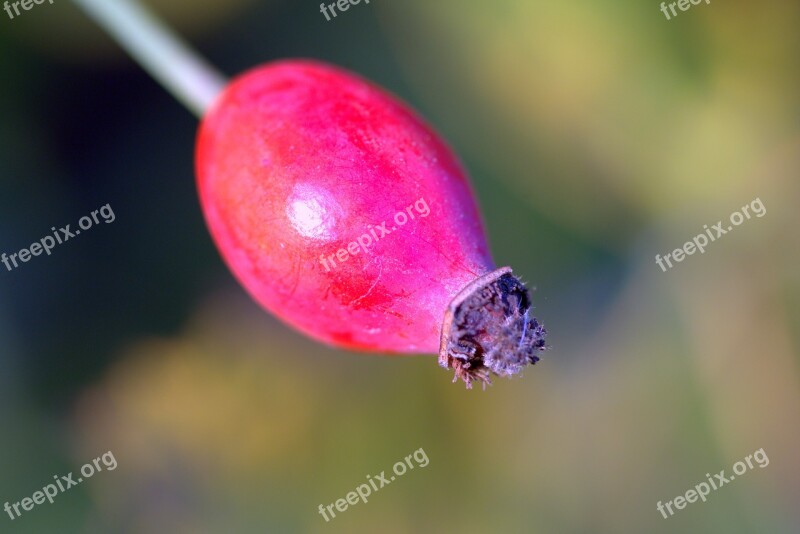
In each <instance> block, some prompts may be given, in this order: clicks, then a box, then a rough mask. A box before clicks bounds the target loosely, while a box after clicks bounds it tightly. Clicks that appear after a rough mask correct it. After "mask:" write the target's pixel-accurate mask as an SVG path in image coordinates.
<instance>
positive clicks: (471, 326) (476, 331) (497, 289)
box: [439, 267, 547, 389]
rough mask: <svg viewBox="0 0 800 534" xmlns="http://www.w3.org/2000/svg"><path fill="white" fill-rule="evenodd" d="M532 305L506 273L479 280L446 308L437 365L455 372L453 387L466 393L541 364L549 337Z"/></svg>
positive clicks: (507, 269) (501, 271) (517, 282)
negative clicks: (464, 387)
mask: <svg viewBox="0 0 800 534" xmlns="http://www.w3.org/2000/svg"><path fill="white" fill-rule="evenodd" d="M530 307H531V299H530V295H529V293H528V290H527V289H526V288H525V285H524V284H523V283H522V282H520V280H519V279H518V278H517V277H516V276H514V275H513V274H511V268H510V267H503V268H501V269H497V270H495V271H492V272H490V273H488V274H485V275H483V276H481V277H480V278H476V279H475V280H474V281H473V282H471V283H470V284H469V285H468V286H467V287H465V288H464V289H463V290H461V292H459V293H458V295H456V296H455V298H454V299H453V301H452V302H451V303H450V305H449V306H448V307H447V310H446V311H445V314H444V324H443V325H442V341H441V345H440V347H439V365H440V366H442V367H444V368H445V369H449V368H451V367H452V368H453V369H455V376H454V377H453V382H455V381H457V380H458V379H459V378H460V379H461V380H463V381H464V382H465V383H466V385H467V389H471V388H472V382H473V381H475V380H478V381H480V382H482V383H483V385H484V388H485V387H486V384H491V381H490V380H489V377H490V375H491V374H492V373H494V374H496V375H498V376H511V375H514V374H517V373H519V372H520V370H522V368H523V367H525V366H526V365H528V364H534V363H536V362H537V361H539V357H538V356H537V354H538V353H539V352H541V351H542V350H544V348H545V346H544V338H545V335H546V334H547V331H546V330H545V329H544V327H543V326H542V325H540V324H539V322H538V321H537V320H536V318H535V317H531V316H530V315H529V314H528V311H529V309H530Z"/></svg>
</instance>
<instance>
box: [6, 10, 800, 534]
mask: <svg viewBox="0 0 800 534" xmlns="http://www.w3.org/2000/svg"><path fill="white" fill-rule="evenodd" d="M151 5H152V6H153V8H154V10H155V11H156V12H157V13H158V14H160V15H162V16H163V17H164V18H165V20H166V21H167V22H168V23H169V24H170V25H171V26H173V27H175V28H176V29H177V30H178V31H179V32H180V33H182V34H183V35H185V36H187V37H188V38H189V39H190V40H191V42H192V43H193V45H195V46H196V47H197V48H198V49H199V50H200V51H201V52H202V53H203V54H204V55H205V56H207V57H208V58H209V59H210V60H211V62H212V63H214V64H215V65H217V66H218V67H219V68H220V69H222V70H223V71H224V72H226V73H228V74H236V73H238V72H241V71H243V70H245V69H247V68H249V67H251V66H254V65H256V64H259V63H262V62H265V61H268V60H271V59H276V58H284V57H313V58H318V59H322V60H327V61H330V62H333V63H336V64H338V65H341V66H343V67H346V68H350V69H352V70H355V71H357V72H359V73H361V74H362V75H364V76H366V77H368V78H370V79H372V80H374V81H376V82H378V83H380V84H381V85H384V86H385V87H387V88H389V89H390V90H391V91H393V92H395V93H396V94H398V95H400V96H401V97H403V98H404V99H406V100H407V101H409V102H410V103H411V104H412V105H413V106H414V107H416V108H417V109H419V110H420V111H421V113H422V114H423V115H425V116H426V117H427V118H428V119H429V121H430V122H431V123H433V124H434V125H435V127H436V128H437V129H438V130H439V131H440V132H441V133H442V134H443V135H444V136H445V137H446V138H447V139H448V140H449V141H450V142H451V144H452V145H453V146H454V148H455V149H456V151H457V152H458V153H459V154H460V155H461V157H462V158H463V160H464V163H465V164H466V166H467V167H468V168H469V170H470V174H471V176H472V179H473V183H474V186H475V189H476V193H477V196H478V198H479V202H480V204H481V207H482V210H483V213H484V217H485V221H486V224H487V227H488V231H489V234H490V241H491V246H492V251H493V254H494V257H495V259H496V261H497V263H498V264H501V265H512V266H513V267H514V270H515V272H517V273H519V274H521V275H522V276H523V277H524V279H525V280H526V281H527V282H529V284H530V285H532V286H535V287H536V292H535V294H534V301H535V307H536V315H537V316H538V317H539V318H540V319H541V320H542V321H543V322H544V324H545V325H546V326H547V328H548V330H549V332H550V335H549V338H548V340H549V344H550V346H551V348H550V350H549V352H547V353H546V354H545V355H544V358H543V360H542V362H540V364H537V366H536V367H532V368H529V369H528V370H527V371H526V372H525V376H524V378H518V379H514V380H497V381H495V385H494V386H492V387H491V388H489V389H487V390H486V391H481V390H480V389H477V390H473V391H465V390H464V388H463V387H462V386H460V385H453V384H450V382H449V381H450V375H449V373H446V372H444V371H443V370H441V369H439V368H438V367H437V365H436V361H435V358H433V357H412V358H401V357H381V356H366V355H359V354H350V353H346V352H342V351H338V350H333V349H330V348H327V347H324V346H321V345H318V344H315V343H313V342H311V341H310V340H308V339H305V338H304V337H302V336H301V335H299V334H297V333H296V332H294V331H291V330H289V329H287V328H286V327H284V326H283V325H282V324H281V323H279V322H278V321H277V320H276V319H274V318H272V317H271V316H269V315H268V314H267V313H265V312H263V311H262V310H260V309H259V308H258V307H257V306H256V305H255V304H254V303H253V302H252V301H250V299H249V298H248V297H247V295H246V294H245V293H244V292H243V290H242V289H241V288H240V287H238V285H237V284H236V283H235V282H234V280H233V279H232V277H231V275H230V274H229V273H228V272H227V270H226V269H225V267H224V265H223V264H222V262H221V260H220V258H219V256H218V255H217V253H216V251H215V249H214V247H213V245H212V243H211V240H210V238H209V235H208V233H207V231H206V229H205V226H204V223H203V220H202V214H201V213H200V211H199V206H198V203H197V196H196V191H195V187H194V176H193V145H194V135H195V130H196V126H197V122H196V120H195V119H194V118H193V117H192V116H191V115H190V114H189V113H188V112H187V111H186V110H184V109H183V108H181V107H180V105H179V104H177V103H176V102H175V101H174V100H173V99H172V97H171V96H170V95H168V94H167V93H166V92H165V91H164V90H163V89H161V88H160V87H159V86H158V85H157V84H156V83H155V82H153V81H152V80H151V79H150V78H149V77H148V76H147V75H146V74H145V73H144V72H142V71H141V69H140V68H139V67H137V66H136V65H135V64H133V62H132V61H131V60H129V59H128V58H127V57H126V56H124V55H123V54H122V53H121V52H119V50H118V49H117V47H116V45H114V43H113V42H112V41H111V40H110V39H109V38H107V37H106V36H104V35H103V33H102V32H101V31H99V30H98V29H97V28H95V27H94V26H93V25H92V24H91V23H90V22H88V21H87V20H86V19H85V17H83V15H82V14H81V13H80V12H79V11H78V10H77V9H76V8H75V7H74V6H72V5H71V4H70V3H69V2H67V1H66V0H56V2H55V3H54V4H53V5H49V4H47V3H45V4H43V5H40V6H35V7H34V9H32V10H31V11H29V12H25V14H24V15H23V16H20V17H19V18H16V19H14V20H9V19H8V18H7V17H6V15H5V13H4V12H1V11H0V79H2V84H1V85H0V96H2V99H0V102H2V106H3V108H2V109H3V112H2V120H0V172H2V179H0V251H4V252H6V253H11V252H16V251H18V250H19V249H21V248H23V247H26V246H28V245H29V244H30V243H31V242H33V241H34V240H37V239H39V238H40V237H42V236H43V235H45V234H46V233H48V229H49V228H50V227H51V226H63V225H65V224H67V223H73V224H74V222H75V221H77V220H78V219H79V218H80V217H81V216H83V215H86V214H87V213H90V212H91V211H92V210H94V209H97V208H99V207H100V206H102V205H104V204H106V203H110V204H111V206H112V208H113V209H114V212H115V214H116V217H117V219H116V221H115V222H114V223H113V224H109V225H100V226H98V227H96V228H94V229H92V230H91V232H87V233H86V234H85V235H81V236H80V237H79V238H78V239H76V240H74V241H70V242H69V243H68V244H64V245H63V246H61V247H58V248H57V249H56V250H55V251H54V253H53V255H52V256H44V257H38V258H35V259H34V260H32V261H30V262H29V263H27V264H24V265H23V266H22V267H21V268H19V269H17V270H14V271H12V272H7V271H6V270H5V269H4V268H2V267H0V505H2V503H4V502H5V501H12V502H14V501H18V500H21V499H22V498H23V497H26V496H30V495H31V494H32V493H33V492H34V491H37V490H38V489H40V488H41V487H42V486H44V485H45V484H47V483H49V481H50V480H51V479H52V477H53V475H57V474H58V475H62V474H66V473H68V472H70V471H75V472H77V471H78V469H79V468H80V466H81V465H82V464H84V463H86V462H87V461H90V460H91V459H92V458H95V457H97V456H99V455H101V454H102V453H104V452H106V451H109V450H111V451H113V453H114V455H115V458H116V459H117V461H118V463H119V466H118V468H117V469H116V470H114V471H111V472H103V473H99V474H97V475H95V476H94V477H92V478H91V480H87V481H86V482H84V483H82V484H81V485H80V486H78V487H76V488H72V489H70V490H69V491H68V492H66V493H64V494H61V495H59V496H58V498H57V499H56V501H55V503H54V504H43V505H40V506H37V507H36V508H34V510H32V511H30V512H26V513H25V514H24V515H23V516H22V518H19V519H17V520H14V521H13V522H12V521H11V520H10V519H9V518H8V516H7V515H3V514H1V513H0V532H31V533H41V532H59V533H71V532H92V533H93V532H111V533H116V532H119V533H161V532H165V533H166V532H170V533H199V532H203V533H204V532H209V533H217V532H247V533H249V532H313V533H316V532H320V533H322V532H348V533H350V532H359V533H361V532H364V533H372V532H387V533H395V532H397V533H405V532H426V533H427V532H459V533H487V532H504V533H505V532H509V533H516V532H526V533H529V532H548V533H549V532H566V533H579V532H581V533H582V532H614V533H616V532H656V533H657V532H728V533H738V532H770V533H771V532H778V533H783V532H786V533H790V532H798V531H800V512H799V511H798V507H797V503H798V502H800V452H799V451H800V357H799V356H798V354H799V353H800V351H798V345H799V344H800V276H798V275H799V274H800V272H799V270H798V265H799V264H800V262H799V261H798V260H799V259H800V239H799V237H800V236H799V235H798V229H799V228H800V212H799V211H798V201H799V200H800V187H799V184H798V178H799V177H800V99H798V95H800V62H798V56H799V54H798V52H800V34H798V32H797V28H798V27H799V26H800V5H799V4H797V2H792V1H790V0H786V1H773V0H767V1H766V2H758V3H755V2H746V1H744V0H730V1H726V2H721V1H717V0H712V2H711V3H710V4H706V3H705V2H704V3H701V4H700V5H698V6H694V7H692V8H691V9H690V10H689V11H687V12H681V13H680V14H679V16H678V17H676V18H674V19H673V20H669V21H668V20H666V19H665V17H664V16H663V15H662V13H661V12H660V11H659V3H658V2H655V1H648V2H641V1H640V2H633V1H631V0H625V1H616V2H612V1H611V0H600V1H598V0H594V1H588V0H560V1H558V2H555V1H549V2H545V1H540V0H518V1H510V0H497V1H494V2H488V1H475V0H458V1H457V0H435V1H433V0H403V1H392V0H372V1H371V2H370V4H369V5H367V4H364V3H363V2H362V3H361V4H359V5H357V6H354V7H351V8H350V10H349V11H347V12H346V13H343V14H341V15H340V16H339V17H337V18H336V19H335V20H332V21H330V22H326V20H325V18H324V17H323V16H322V14H321V13H320V12H319V6H318V3H317V2H308V1H303V2H297V1H289V0H271V1H264V2H256V1H248V0H239V1H235V2H224V3H223V2H211V1H193V2H190V1H187V0H182V1H177V0H175V1H164V2H156V1H154V2H151ZM755 198H760V199H761V201H762V202H763V204H764V206H765V207H766V210H767V214H766V215H765V216H764V217H763V218H753V219H751V220H750V221H747V222H745V223H744V224H743V225H742V226H740V227H738V228H736V229H735V230H734V231H732V232H730V233H729V234H727V235H726V236H724V238H721V239H720V240H719V241H717V242H714V243H713V244H711V245H710V246H709V247H708V249H707V251H706V252H705V254H703V255H698V254H695V255H694V256H690V257H688V258H687V259H686V260H684V262H683V263H680V264H677V265H676V267H674V268H673V269H671V270H669V271H667V272H666V273H665V272H662V271H661V269H659V268H658V266H657V265H656V264H655V262H654V261H653V258H654V256H655V254H661V255H664V254H666V253H668V252H670V251H672V250H673V249H675V248H677V247H679V246H681V245H682V244H683V243H684V242H685V241H687V240H689V239H691V238H692V237H693V236H694V235H695V234H697V233H700V232H702V227H703V225H704V224H708V225H709V226H710V225H711V224H714V223H716V222H717V221H718V220H721V219H727V217H728V216H729V214H730V213H731V212H733V211H736V210H739V209H740V208H741V207H742V206H744V205H745V204H748V203H750V202H751V201H752V200H753V199H755ZM419 448H423V449H424V450H425V452H426V453H427V455H428V457H429V459H430V464H429V465H428V466H427V467H425V468H417V469H415V470H413V471H410V472H409V473H407V474H406V475H405V476H403V477H401V478H399V479H398V480H397V481H396V482H394V483H392V484H391V485H390V486H388V487H386V488H384V489H382V490H381V491H380V492H378V493H375V494H374V495H373V496H372V497H371V498H370V501H369V503H367V504H359V505H356V506H353V507H352V508H350V509H348V510H347V511H346V512H344V513H341V514H339V515H338V516H337V517H336V518H335V519H334V520H333V521H331V522H330V523H326V522H325V521H324V520H323V519H322V517H321V516H320V515H319V514H318V513H317V506H318V504H320V503H323V504H329V503H332V502H334V501H335V500H336V499H339V498H341V497H344V496H345V494H346V493H347V492H349V491H352V490H353V489H354V488H355V486H356V485H358V484H360V483H362V482H363V481H364V480H365V477H366V476H367V475H370V474H371V475H374V474H377V473H378V472H380V471H382V470H387V471H388V470H390V469H391V466H392V464H394V462H396V461H398V460H401V459H402V458H403V457H404V456H406V455H408V454H410V453H411V452H412V451H414V450H416V449H419ZM760 448H763V449H764V451H765V453H766V454H767V456H768V458H769V460H770V463H769V465H768V466H767V467H765V468H763V469H761V468H758V467H756V468H755V469H753V470H752V471H748V472H747V473H746V474H745V475H742V476H741V477H737V479H736V480H735V481H734V482H732V483H731V484H730V485H727V486H725V487H723V488H721V489H720V490H719V491H716V492H713V493H712V494H711V495H710V496H709V499H708V502H706V503H701V502H698V503H694V504H690V505H688V506H687V508H686V509H684V510H682V511H680V512H678V513H677V514H676V515H675V516H673V517H671V518H669V519H666V520H665V519H663V518H662V516H661V514H660V513H659V512H658V511H657V510H656V502H658V501H668V500H671V499H673V498H674V497H675V496H677V495H680V494H683V493H685V491H686V490H687V489H690V488H692V487H693V486H694V485H695V484H697V483H699V482H702V481H703V480H705V473H717V472H719V471H720V470H722V469H725V470H726V471H727V472H728V473H730V471H731V466H732V465H733V463H734V462H736V461H738V460H741V459H742V458H744V457H745V456H746V455H748V454H752V453H753V452H754V451H755V450H757V449H760Z"/></svg>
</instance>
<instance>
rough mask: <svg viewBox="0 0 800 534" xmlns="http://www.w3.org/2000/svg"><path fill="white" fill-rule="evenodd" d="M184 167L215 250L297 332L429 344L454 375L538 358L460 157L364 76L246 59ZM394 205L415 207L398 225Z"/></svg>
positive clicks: (344, 342)
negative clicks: (193, 180)
mask: <svg viewBox="0 0 800 534" xmlns="http://www.w3.org/2000/svg"><path fill="white" fill-rule="evenodd" d="M196 165H197V177H198V188H199V195H200V200H201V204H202V207H203V212H204V215H205V218H206V221H207V224H208V226H209V229H210V231H211V234H212V236H213V238H214V241H215V242H216V244H217V246H218V248H219V250H220V252H221V254H222V257H223V258H224V260H225V261H226V263H227V264H228V266H229V267H230V269H231V271H232V272H233V273H234V275H235V276H236V278H237V279H238V280H239V281H240V282H241V284H242V285H243V286H244V287H245V288H246V289H247V291H248V292H249V293H250V294H251V295H252V297H253V298H254V299H255V300H256V301H258V302H259V303H260V304H261V305H262V306H264V307H265V308H266V309H267V310H269V311H271V312H272V313H274V314H275V315H277V316H278V317H280V318H281V319H282V320H284V321H286V322H287V323H289V324H290V325H292V326H294V327H295V328H297V329H298V330H300V331H302V332H304V333H306V334H307V335H309V336H311V337H313V338H315V339H318V340H320V341H322V342H325V343H328V344H331V345H337V346H340V347H347V348H350V349H357V350H364V351H374V352H393V353H431V352H436V351H437V350H438V351H439V362H440V364H441V365H442V366H443V367H446V368H449V367H452V368H454V369H455V372H456V377H455V378H454V380H456V379H458V378H461V379H463V380H464V381H465V382H466V383H467V386H468V387H469V386H470V385H471V382H472V381H474V380H480V381H483V382H488V380H489V376H490V373H495V374H498V375H501V376H508V375H512V374H514V373H517V372H518V371H519V370H520V369H521V368H522V367H524V366H525V365H526V364H529V363H535V362H536V361H537V360H538V356H537V354H538V352H539V351H540V350H541V349H543V347H544V335H545V331H544V329H543V328H542V327H541V325H539V324H538V322H537V321H536V319H535V318H533V317H530V315H529V308H530V306H531V302H530V297H529V294H528V291H527V290H526V289H525V287H524V285H522V283H521V282H519V280H518V279H517V278H515V277H514V276H513V275H512V274H511V270H510V269H509V268H503V269H496V268H495V266H494V264H493V262H492V259H491V257H490V254H489V251H488V246H487V244H486V238H485V235H484V230H483V227H482V223H481V220H480V216H479V213H478V209H477V206H476V204H475V201H474V199H473V196H472V192H471V190H470V186H469V183H468V181H467V178H466V174H465V172H464V170H463V169H462V167H461V165H460V164H459V162H458V160H457V159H456V157H455V155H454V154H453V153H452V151H451V150H450V149H449V148H448V147H447V146H446V145H445V143H444V142H443V141H442V140H441V139H440V138H439V137H438V135H437V134H436V133H435V132H434V131H433V130H432V129H431V128H430V127H429V126H428V125H426V124H425V123H424V122H423V121H422V119H420V118H419V117H418V116H417V115H416V114H415V113H414V112H413V111H412V110H411V109H409V108H408V107H407V106H406V105H404V104H403V103H402V102H400V101H399V100H398V99H396V98H395V97H393V96H391V95H389V94H388V93H386V92H385V91H383V90H382V89H380V88H378V87H376V86H375V85H372V84H370V83H368V82H367V81H365V80H363V79H361V78H359V77H357V76H355V75H353V74H351V73H349V72H346V71H344V70H342V69H339V68H335V67H332V66H329V65H325V64H322V63H318V62H311V61H282V62H276V63H270V64H267V65H264V66H261V67H258V68H256V69H253V70H251V71H249V72H247V73H245V74H244V75H242V76H240V77H238V78H237V79H235V80H234V81H233V82H232V83H230V84H229V85H228V87H227V88H226V89H225V90H224V91H223V93H222V95H221V96H220V97H219V98H218V99H217V101H216V102H215V104H214V105H213V106H212V107H211V109H210V110H209V111H208V113H207V114H206V116H205V118H204V119H203V122H202V124H201V127H200V131H199V135H198V141H197V153H196ZM420 200H424V203H425V205H426V206H427V207H429V210H430V211H429V213H428V215H427V216H425V217H424V218H423V217H421V216H420V215H419V214H418V212H416V211H414V210H413V209H412V206H414V205H415V203H417V202H418V201H420ZM398 212H404V213H405V214H406V215H407V216H409V217H410V216H411V215H417V217H416V219H415V220H413V221H407V222H406V223H405V224H404V225H403V226H402V228H401V227H400V226H399V224H398V223H399V220H402V219H395V218H394V216H395V214H397V213H398ZM383 223H385V224H383ZM364 236H367V237H369V238H370V240H369V244H367V238H366V237H364Z"/></svg>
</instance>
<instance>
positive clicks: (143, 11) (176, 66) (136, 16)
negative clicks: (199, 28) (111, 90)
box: [73, 0, 227, 117]
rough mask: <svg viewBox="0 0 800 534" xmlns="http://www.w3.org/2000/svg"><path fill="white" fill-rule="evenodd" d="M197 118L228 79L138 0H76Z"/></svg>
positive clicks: (74, 0)
mask: <svg viewBox="0 0 800 534" xmlns="http://www.w3.org/2000/svg"><path fill="white" fill-rule="evenodd" d="M73 2H75V3H76V4H77V5H79V6H80V7H81V8H83V9H84V11H86V13H87V14H88V15H89V16H90V17H91V18H93V19H94V20H95V21H96V22H97V23H98V24H99V25H100V26H101V27H102V28H104V29H105V30H106V31H107V32H108V33H109V34H111V36H112V37H114V38H115V39H116V40H117V42H118V43H119V44H120V45H121V46H122V48H124V49H125V50H126V51H127V52H128V53H129V54H130V55H131V56H132V57H133V58H134V59H135V60H136V61H138V62H139V64H140V65H141V66H142V67H143V68H144V69H145V70H146V71H147V72H149V73H150V75H151V76H152V77H153V78H155V79H156V80H157V81H158V82H159V83H160V84H161V85H163V86H164V88H165V89H167V90H168V91H169V92H170V93H172V95H173V96H174V97H175V98H177V99H178V100H179V101H180V102H181V103H182V104H183V105H185V106H186V107H187V108H189V109H190V110H191V111H192V112H193V113H194V114H195V115H197V116H198V117H202V116H203V114H204V113H205V111H206V110H207V109H208V108H209V106H210V105H211V103H212V102H213V101H214V100H215V99H216V97H217V95H219V93H220V92H221V91H222V89H223V87H225V85H226V83H227V80H226V79H225V77H224V76H223V75H221V74H220V73H219V72H218V71H217V70H216V69H215V68H214V67H212V66H211V65H209V64H208V63H207V62H206V61H205V60H204V59H203V58H201V57H200V56H198V55H197V54H196V53H195V52H194V51H193V50H192V49H191V48H190V47H189V46H188V45H186V43H185V42H183V40H181V39H180V38H179V37H178V36H177V35H175V34H174V33H173V32H172V30H170V29H169V28H168V27H166V26H165V25H164V24H162V23H161V22H160V21H159V20H158V19H157V18H156V17H155V16H154V15H153V14H152V13H150V11H149V10H148V9H147V8H146V7H144V6H142V5H141V4H140V3H139V2H137V1H136V0H73Z"/></svg>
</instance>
